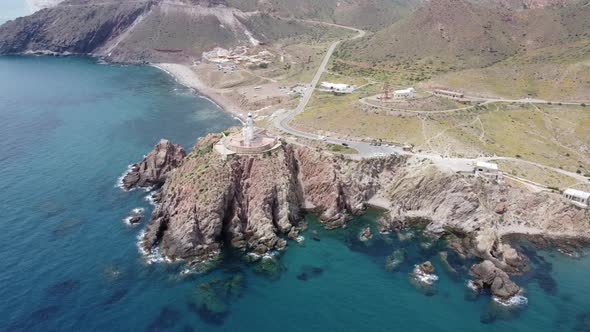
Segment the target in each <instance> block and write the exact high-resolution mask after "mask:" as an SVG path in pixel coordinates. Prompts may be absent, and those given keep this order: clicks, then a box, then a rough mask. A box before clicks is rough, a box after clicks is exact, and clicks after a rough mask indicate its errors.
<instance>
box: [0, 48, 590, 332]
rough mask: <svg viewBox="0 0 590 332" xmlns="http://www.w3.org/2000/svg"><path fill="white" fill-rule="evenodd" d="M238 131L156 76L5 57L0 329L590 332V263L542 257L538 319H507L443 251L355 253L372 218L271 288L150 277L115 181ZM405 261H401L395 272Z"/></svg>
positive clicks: (159, 273) (205, 277)
mask: <svg viewBox="0 0 590 332" xmlns="http://www.w3.org/2000/svg"><path fill="white" fill-rule="evenodd" d="M233 124H236V122H235V121H234V120H232V119H231V118H230V117H229V116H228V115H226V114H224V113H222V112H221V111H220V110H219V109H218V108H217V107H216V106H215V105H213V104H211V103H210V102H208V101H207V100H205V99H201V98H199V97H198V96H196V95H194V94H193V93H192V92H191V91H189V90H187V89H185V88H183V87H181V86H179V85H177V84H176V83H175V82H174V81H173V80H171V79H170V78H169V77H167V76H166V75H164V74H162V73H161V72H159V71H158V70H156V69H154V68H149V67H121V66H107V65H99V64H96V63H95V62H94V61H92V60H89V59H79V58H38V57H5V58H0V140H1V142H2V143H1V144H0V174H2V175H3V185H2V190H0V211H1V214H0V227H1V228H0V229H1V232H0V246H1V248H2V249H1V253H2V259H0V318H1V319H0V330H2V331H5V330H12V331H141V330H149V331H162V330H170V331H276V330H283V331H391V330H400V331H476V330H477V331H479V330H481V331H571V330H574V328H576V326H578V327H583V326H582V325H580V322H583V321H584V319H586V320H588V321H590V316H589V315H586V316H584V314H586V313H588V312H589V311H590V290H589V289H588V287H587V285H588V280H589V279H588V278H590V259H588V258H583V259H580V260H575V259H571V258H567V257H565V256H562V255H560V254H558V253H556V252H554V251H548V252H538V253H537V254H538V255H540V256H539V257H536V258H535V264H536V266H539V268H538V269H537V271H538V273H537V275H533V276H531V275H528V276H525V277H523V278H522V279H521V280H519V282H520V283H521V284H522V285H524V287H525V288H526V290H527V294H526V296H527V298H528V301H529V303H528V305H527V306H524V307H521V308H520V309H519V310H513V311H512V312H500V313H499V314H498V313H497V312H496V311H490V298H489V296H487V295H482V296H480V297H479V298H477V299H470V298H468V297H467V298H466V288H465V280H466V279H467V275H466V273H465V272H464V271H463V272H460V273H459V274H458V275H452V274H449V273H447V272H445V270H444V268H443V266H442V264H441V262H440V260H439V258H438V256H437V253H438V251H439V249H440V248H441V247H442V246H443V244H442V243H432V244H429V243H428V241H427V240H426V239H422V238H420V237H416V238H414V239H412V240H408V241H401V240H400V239H399V238H398V235H397V234H391V235H387V236H376V237H375V238H374V239H373V240H372V241H371V242H370V243H369V244H366V245H365V244H362V243H360V242H359V241H358V240H356V239H357V235H358V232H359V230H360V227H361V226H362V225H365V224H371V223H372V222H373V221H374V220H375V218H376V215H374V214H369V215H367V216H366V217H364V218H358V219H357V220H355V221H354V222H353V223H352V224H351V226H350V227H348V228H347V229H345V230H337V231H331V232H328V231H322V230H321V229H320V228H319V227H318V225H317V224H315V223H314V220H313V217H311V216H310V217H309V222H310V225H311V226H310V228H311V229H317V230H319V234H320V238H321V241H314V240H312V236H311V234H310V232H309V231H308V232H307V233H305V234H304V236H305V237H306V240H305V244H304V245H303V246H299V245H297V244H296V243H293V242H290V243H289V248H288V250H287V251H286V253H284V254H283V256H282V257H281V259H280V261H279V262H278V263H277V265H276V266H275V267H276V268H277V269H279V270H281V271H280V273H276V274H260V271H259V270H258V273H257V269H256V266H252V265H247V264H245V263H243V262H241V261H240V259H239V258H237V257H234V256H232V255H231V253H227V255H226V260H225V263H223V264H222V265H221V266H219V267H218V268H217V269H216V270H213V271H212V272H210V273H207V274H192V275H189V276H183V275H182V274H181V272H182V271H183V270H184V267H183V266H181V265H172V264H152V265H149V264H146V262H145V261H144V260H143V259H142V257H141V256H140V254H139V252H138V250H137V246H136V242H137V237H138V235H139V233H140V232H141V230H142V228H144V227H145V221H144V223H143V224H142V225H140V226H139V227H136V228H130V227H128V226H127V225H125V224H124V223H123V222H122V221H121V220H122V219H123V218H124V217H125V216H126V215H127V213H128V212H129V211H130V210H131V209H133V208H136V207H143V208H146V209H147V210H146V214H147V215H149V213H150V212H151V211H150V206H149V204H148V203H147V202H146V201H145V200H144V196H145V195H146V194H145V193H144V192H142V191H134V192H131V193H125V192H122V191H121V190H119V189H118V188H116V187H115V183H116V179H117V177H118V176H120V175H121V173H122V172H123V171H124V170H125V168H126V167H127V165H128V164H130V163H132V162H135V161H137V160H139V159H140V158H141V157H142V155H143V154H145V153H146V152H148V151H149V150H150V149H151V148H152V146H153V145H154V144H155V143H156V142H157V141H158V140H159V139H160V138H161V137H166V138H169V139H170V140H172V141H174V142H178V143H180V144H182V145H183V146H185V147H187V148H190V147H191V146H192V145H193V143H194V142H195V141H196V140H197V138H198V137H200V136H204V135H205V134H206V133H208V132H213V131H220V130H222V129H224V128H225V127H227V126H230V125H233ZM400 248H405V249H404V250H405V251H406V253H407V254H406V261H405V262H404V263H403V264H402V265H401V266H400V268H399V270H398V271H396V272H387V271H386V270H385V269H384V262H385V259H386V256H387V255H389V254H391V253H392V251H394V250H396V249H400ZM426 259H431V260H432V261H433V263H434V264H435V267H436V269H437V274H438V276H439V281H438V282H437V284H436V287H435V292H434V294H429V295H431V296H428V295H426V294H425V293H424V292H422V291H420V290H417V289H416V288H415V287H414V286H412V284H411V283H410V282H409V279H408V273H409V272H410V271H411V269H412V267H413V265H414V264H417V263H420V262H422V261H424V260H426ZM456 267H457V268H458V269H461V266H459V265H456ZM204 302H206V303H207V304H208V305H209V307H208V308H210V309H211V308H213V309H216V310H218V311H217V314H214V313H213V311H212V310H209V311H207V310H203V307H202V304H203V303H204ZM490 312H491V313H492V314H494V315H496V316H497V317H496V318H497V319H496V320H495V321H493V322H492V321H491V319H489V317H490ZM482 317H483V318H482ZM482 320H483V321H484V322H486V323H485V324H484V323H482ZM578 330H580V331H583V330H584V329H578ZM586 330H588V328H587V327H586Z"/></svg>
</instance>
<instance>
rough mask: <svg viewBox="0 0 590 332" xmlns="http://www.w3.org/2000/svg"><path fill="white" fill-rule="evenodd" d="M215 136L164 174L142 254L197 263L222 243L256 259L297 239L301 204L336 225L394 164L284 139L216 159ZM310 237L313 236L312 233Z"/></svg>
mask: <svg viewBox="0 0 590 332" xmlns="http://www.w3.org/2000/svg"><path fill="white" fill-rule="evenodd" d="M220 138H221V136H220V135H208V136H207V137H205V138H204V139H202V140H201V141H200V142H199V143H197V145H196V146H195V147H194V149H193V151H192V152H191V154H189V155H188V156H187V157H186V158H184V160H183V162H182V165H180V166H179V167H178V168H176V169H174V170H173V171H171V172H169V173H168V174H167V175H166V177H167V178H166V181H165V184H164V186H163V187H162V194H161V201H160V204H159V205H158V206H157V207H156V209H155V210H154V213H153V215H152V218H151V220H150V223H149V225H148V227H147V229H146V232H145V236H144V237H143V238H142V240H141V246H142V248H143V249H144V251H145V252H147V253H148V254H149V253H150V252H152V251H153V250H155V249H156V248H159V249H158V250H159V252H160V253H161V254H162V256H165V257H167V258H170V259H172V260H174V259H197V260H202V259H208V258H210V257H211V256H212V255H216V254H217V253H219V252H220V250H221V249H222V247H223V246H230V247H233V248H237V249H239V250H241V251H242V252H244V253H255V254H257V255H259V256H261V255H264V254H265V253H268V252H271V251H273V250H282V249H284V248H285V246H286V241H285V239H284V238H285V237H289V238H291V239H293V238H295V239H297V238H298V232H299V230H300V229H303V228H304V227H305V221H304V219H303V208H304V207H305V208H310V209H311V210H313V211H315V212H317V213H318V214H319V215H320V223H322V225H323V226H324V227H325V228H333V227H337V226H342V225H344V223H345V222H346V221H347V220H348V219H350V215H352V214H355V213H359V212H360V211H362V210H363V209H364V203H365V202H366V199H368V198H369V197H371V195H372V193H375V192H377V191H378V190H380V189H381V188H382V187H381V185H382V181H381V177H385V176H387V175H388V176H389V177H391V174H392V173H393V172H394V168H395V165H397V164H398V163H399V160H397V159H396V158H393V157H392V158H391V160H390V161H389V162H386V161H384V160H375V161H373V162H371V161H364V162H361V163H357V162H354V161H350V160H343V159H339V158H336V157H334V156H332V155H328V154H323V153H321V152H318V151H315V150H312V149H308V148H303V147H296V146H292V145H288V144H285V145H283V146H282V147H279V148H278V149H276V150H274V151H272V153H267V154H263V155H244V156H231V157H230V158H228V159H227V160H223V159H222V158H221V157H220V155H219V154H218V153H217V152H216V151H213V146H214V144H216V143H217V142H218V141H219V139H220ZM380 159H383V158H380ZM385 159H386V158H385ZM359 174H362V175H361V176H359ZM312 238H313V239H314V240H316V241H317V240H319V233H318V232H317V231H316V230H314V231H312Z"/></svg>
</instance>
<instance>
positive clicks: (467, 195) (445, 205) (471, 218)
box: [379, 165, 590, 259]
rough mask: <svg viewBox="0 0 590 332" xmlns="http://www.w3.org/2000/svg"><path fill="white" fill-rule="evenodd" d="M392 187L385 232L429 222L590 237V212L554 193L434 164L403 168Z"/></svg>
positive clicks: (431, 228) (433, 227) (434, 228)
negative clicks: (524, 187)
mask: <svg viewBox="0 0 590 332" xmlns="http://www.w3.org/2000/svg"><path fill="white" fill-rule="evenodd" d="M389 188H391V190H390V191H389V195H388V196H387V198H388V199H389V200H390V201H391V203H392V204H391V209H390V211H389V212H388V213H387V214H386V215H385V216H384V217H383V218H381V219H380V220H379V222H380V230H395V229H400V228H404V227H407V226H410V225H411V226H414V225H424V224H426V225H427V231H428V232H430V233H434V234H437V233H439V234H442V233H445V232H446V229H448V228H452V229H455V230H458V231H460V232H463V233H465V234H474V233H476V232H478V231H480V230H484V229H486V228H492V229H495V233H496V236H497V237H498V238H501V237H502V236H503V235H505V234H512V233H530V234H539V233H541V234H545V235H547V236H553V237H590V228H588V227H587V225H588V222H589V221H590V210H584V209H579V208H577V207H575V206H573V205H571V204H568V203H567V202H566V201H564V200H563V199H562V198H561V197H560V196H559V195H556V194H552V193H548V192H541V193H531V192H528V191H526V190H524V189H521V188H519V187H512V186H510V185H498V184H494V183H488V182H484V181H480V180H479V179H477V178H473V177H466V176H463V175H459V174H455V173H452V172H446V171H443V170H441V169H439V168H438V167H436V166H434V165H430V166H429V165H424V166H423V167H419V168H402V169H399V170H398V171H397V173H396V176H395V177H394V178H393V181H392V183H391V186H390V187H389ZM498 206H499V208H498ZM497 212H502V214H499V213H497ZM493 242H494V241H492V242H491V243H493ZM484 259H487V258H484Z"/></svg>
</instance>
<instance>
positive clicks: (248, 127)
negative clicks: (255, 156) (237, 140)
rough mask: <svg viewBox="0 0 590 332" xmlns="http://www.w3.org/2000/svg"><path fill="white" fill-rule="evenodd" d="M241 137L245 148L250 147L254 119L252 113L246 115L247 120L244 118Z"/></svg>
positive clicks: (252, 137)
mask: <svg viewBox="0 0 590 332" xmlns="http://www.w3.org/2000/svg"><path fill="white" fill-rule="evenodd" d="M242 137H243V138H244V145H245V146H250V145H252V140H253V139H254V119H253V116H252V113H248V118H246V123H245V124H244V128H243V129H242Z"/></svg>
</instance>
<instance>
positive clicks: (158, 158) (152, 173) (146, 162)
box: [122, 139, 186, 190]
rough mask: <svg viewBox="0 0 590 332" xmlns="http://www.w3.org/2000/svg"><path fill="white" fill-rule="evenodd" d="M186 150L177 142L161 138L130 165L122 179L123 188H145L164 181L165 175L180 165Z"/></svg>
mask: <svg viewBox="0 0 590 332" xmlns="http://www.w3.org/2000/svg"><path fill="white" fill-rule="evenodd" d="M184 157H186V152H184V149H183V148H182V147H181V146H180V145H178V144H172V143H170V142H169V141H167V140H165V139H162V140H160V142H159V143H158V144H157V145H156V147H155V148H154V150H153V151H152V152H150V153H149V154H148V155H147V156H145V157H144V158H143V160H142V161H141V162H139V163H137V164H134V165H131V167H130V168H129V172H128V173H127V174H125V176H124V177H123V179H122V184H123V188H125V189H126V190H129V189H132V188H133V187H141V188H147V187H151V186H155V185H160V184H163V183H164V180H165V179H166V175H167V174H168V172H170V171H171V170H173V169H175V168H176V167H178V166H179V165H180V163H181V162H182V160H183V159H184Z"/></svg>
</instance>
